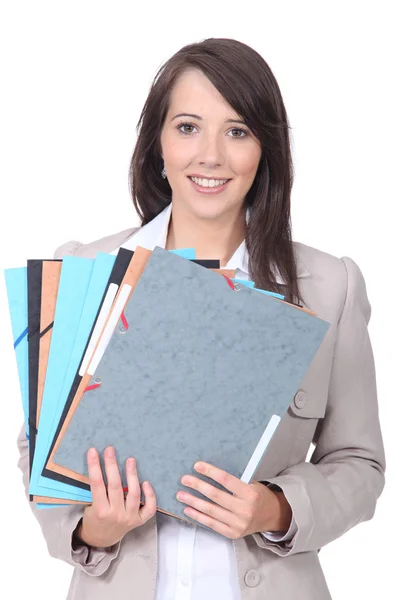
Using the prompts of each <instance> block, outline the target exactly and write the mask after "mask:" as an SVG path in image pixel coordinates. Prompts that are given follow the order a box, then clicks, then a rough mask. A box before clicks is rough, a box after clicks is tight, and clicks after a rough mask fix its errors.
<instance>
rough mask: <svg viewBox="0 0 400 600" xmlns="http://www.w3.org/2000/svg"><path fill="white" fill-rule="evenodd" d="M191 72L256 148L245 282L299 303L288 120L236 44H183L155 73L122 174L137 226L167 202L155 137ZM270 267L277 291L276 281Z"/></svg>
mask: <svg viewBox="0 0 400 600" xmlns="http://www.w3.org/2000/svg"><path fill="white" fill-rule="evenodd" d="M191 68H198V69H200V70H201V71H202V72H203V73H204V75H205V76H206V77H208V79H209V80H210V81H211V83H212V84H213V85H214V86H215V87H216V89H217V90H218V91H219V92H220V94H221V95H222V96H223V97H224V98H225V99H226V100H227V102H228V103H229V104H230V105H231V106H232V107H233V108H234V109H235V110H236V112H237V113H238V115H240V117H241V118H242V119H243V120H244V122H245V123H246V125H247V126H248V127H249V129H250V130H251V131H252V132H253V134H254V135H255V137H256V138H257V139H258V140H259V141H260V144H261V148H262V154H261V158H260V163H259V166H258V170H257V173H256V176H255V178H254V181H253V184H252V186H251V188H250V190H249V191H248V193H247V195H246V206H250V207H251V211H250V219H249V222H248V226H247V235H246V245H247V249H248V253H249V271H250V276H251V279H252V280H253V281H255V282H256V286H257V287H259V288H263V289H268V290H270V291H274V292H278V293H284V294H285V296H287V297H288V299H289V301H290V302H304V301H303V299H302V298H301V295H300V292H299V287H298V281H297V276H296V260H295V254H294V250H293V246H292V234H291V217H290V195H291V189H292V184H293V161H292V156H291V150H290V139H289V129H290V126H289V123H288V117H287V114H286V110H285V106H284V104H283V100H282V96H281V92H280V90H279V86H278V83H277V81H276V79H275V77H274V75H273V73H272V71H271V69H270V67H269V66H268V64H267V63H266V62H265V60H264V59H263V58H262V56H261V55H260V54H258V52H256V51H255V50H253V49H252V48H250V47H249V46H247V45H246V44H244V43H242V42H239V41H237V40H234V39H228V38H209V39H206V40H203V41H201V42H198V43H194V44H189V45H187V46H184V47H183V48H182V49H181V50H179V51H178V52H176V53H175V54H174V55H173V56H172V57H171V58H170V59H169V60H168V61H167V62H165V63H164V64H163V65H162V66H161V67H160V68H159V70H158V71H157V73H156V75H155V77H154V80H153V83H152V86H151V89H150V92H149V94H148V97H147V99H146V102H145V104H144V106H143V109H142V113H141V115H140V119H139V122H138V124H137V133H138V139H137V142H136V146H135V150H134V152H133V155H132V159H131V163H130V169H129V187H130V192H131V195H132V200H133V204H134V206H135V209H136V211H137V213H138V215H139V217H140V219H141V221H142V225H145V224H146V223H148V222H149V221H151V220H152V219H153V218H154V217H155V216H157V215H158V214H159V213H160V212H161V211H162V210H163V209H164V208H165V207H166V206H168V204H170V202H171V198H172V190H171V187H170V185H169V183H168V180H167V179H163V178H162V177H161V170H162V168H163V160H162V158H161V144H160V135H161V129H162V127H163V123H164V119H165V117H166V114H167V111H168V108H169V101H170V94H171V90H172V88H173V86H174V83H175V81H176V79H177V77H178V76H179V75H181V74H182V72H183V71H185V70H187V69H191ZM274 265H275V266H276V267H278V270H279V272H280V274H281V276H282V279H283V280H284V281H285V285H284V286H282V285H280V284H278V283H276V281H275V278H274V272H273V269H274Z"/></svg>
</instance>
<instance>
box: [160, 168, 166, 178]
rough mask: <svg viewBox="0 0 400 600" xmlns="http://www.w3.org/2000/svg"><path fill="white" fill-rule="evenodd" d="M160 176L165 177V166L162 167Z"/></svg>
mask: <svg viewBox="0 0 400 600" xmlns="http://www.w3.org/2000/svg"><path fill="white" fill-rule="evenodd" d="M161 176H162V177H163V178H164V179H165V178H166V176H167V174H166V172H165V167H164V168H163V170H162V171H161Z"/></svg>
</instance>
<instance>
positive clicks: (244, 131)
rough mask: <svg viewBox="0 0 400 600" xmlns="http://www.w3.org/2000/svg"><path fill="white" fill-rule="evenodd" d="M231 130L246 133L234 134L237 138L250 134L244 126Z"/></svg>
mask: <svg viewBox="0 0 400 600" xmlns="http://www.w3.org/2000/svg"><path fill="white" fill-rule="evenodd" d="M231 131H240V132H241V133H244V134H245V135H234V136H233V137H237V138H243V137H246V136H247V135H248V134H247V131H246V129H243V127H235V128H234V129H231ZM229 133H230V132H229Z"/></svg>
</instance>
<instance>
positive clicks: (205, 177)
mask: <svg viewBox="0 0 400 600" xmlns="http://www.w3.org/2000/svg"><path fill="white" fill-rule="evenodd" d="M188 177H197V179H232V178H231V177H217V176H216V175H214V176H213V177H209V176H208V175H199V174H198V173H191V174H190V175H188Z"/></svg>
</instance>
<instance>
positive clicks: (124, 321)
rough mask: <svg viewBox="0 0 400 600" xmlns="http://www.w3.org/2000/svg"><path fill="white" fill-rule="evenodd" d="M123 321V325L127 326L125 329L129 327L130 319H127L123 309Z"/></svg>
mask: <svg viewBox="0 0 400 600" xmlns="http://www.w3.org/2000/svg"><path fill="white" fill-rule="evenodd" d="M121 321H122V325H123V326H124V327H125V329H129V325H128V321H127V320H126V317H125V315H124V311H122V314H121Z"/></svg>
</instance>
